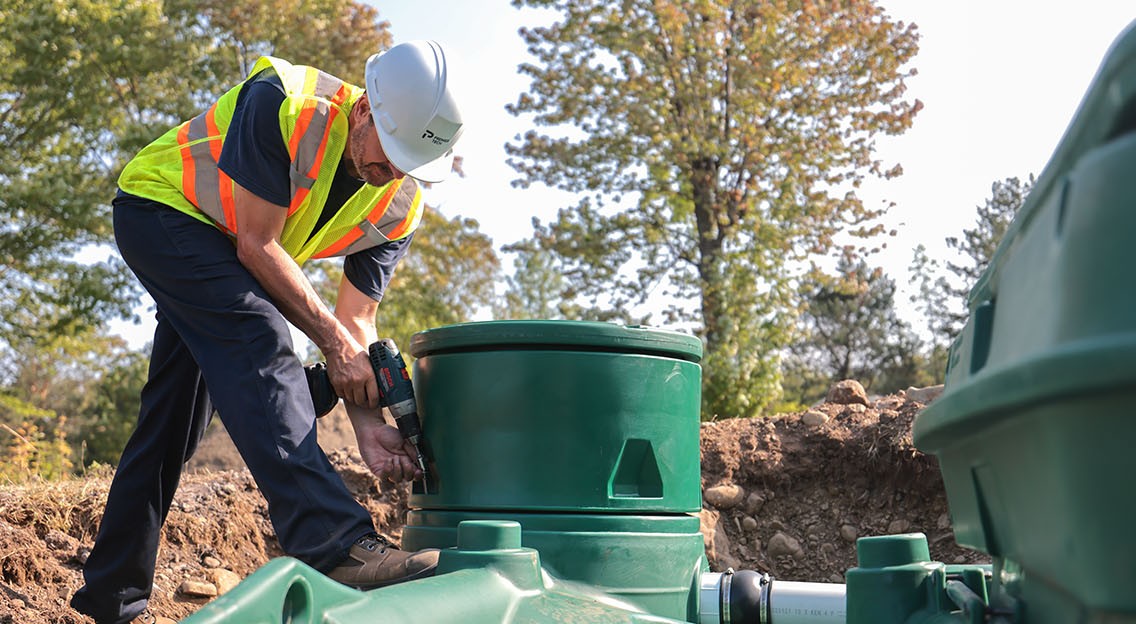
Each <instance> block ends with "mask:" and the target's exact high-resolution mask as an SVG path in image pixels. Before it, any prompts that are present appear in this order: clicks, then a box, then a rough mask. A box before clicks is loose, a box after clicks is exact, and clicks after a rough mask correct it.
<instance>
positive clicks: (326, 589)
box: [184, 521, 683, 624]
mask: <svg viewBox="0 0 1136 624" xmlns="http://www.w3.org/2000/svg"><path fill="white" fill-rule="evenodd" d="M519 533H520V527H519V526H518V525H517V524H516V523H511V522H501V521H474V522H471V523H469V524H467V525H463V526H462V527H461V528H459V537H458V542H459V543H460V544H461V547H459V548H456V549H451V550H446V551H443V552H442V553H441V556H440V558H439V561H438V574H437V575H436V576H434V577H431V578H426V579H420V580H417V581H412V582H408V583H402V584H399V585H392V586H389V587H385V588H382V589H375V590H371V591H368V592H360V591H356V590H353V589H349V588H347V587H344V586H342V585H340V584H338V583H336V582H335V581H332V580H330V579H328V578H327V577H325V576H324V575H322V574H320V573H319V572H317V571H315V570H313V569H312V568H310V567H308V566H306V565H304V564H302V563H300V562H299V561H296V560H294V559H287V558H281V559H276V560H274V561H271V562H269V563H268V564H267V565H265V566H264V567H262V568H261V569H260V570H257V571H256V572H254V573H253V574H252V575H250V576H249V577H248V578H247V579H245V581H244V582H242V583H241V584H240V585H238V586H237V587H236V588H234V589H232V590H230V591H229V592H228V593H226V594H225V595H223V596H221V597H220V598H217V599H216V600H214V601H213V602H211V603H209V604H208V605H206V606H205V607H203V608H202V609H201V610H200V611H198V612H197V613H195V614H193V615H191V616H190V617H189V618H187V619H186V620H184V622H185V624H234V623H240V624H348V623H352V624H364V623H367V624H369V623H372V622H399V623H401V624H417V623H422V624H437V623H438V622H462V623H463V624H506V623H514V622H515V623H521V622H548V623H555V622H564V623H568V622H595V623H597V624H609V623H612V624H614V623H627V624H635V623H655V624H667V623H675V622H681V621H683V620H673V619H668V618H664V617H659V616H656V615H653V614H651V613H648V612H645V611H643V610H642V609H640V608H638V607H635V606H634V605H631V604H628V603H624V602H620V601H619V600H616V599H615V598H613V597H611V596H609V595H607V594H605V593H603V592H601V591H598V590H597V589H595V588H592V587H589V586H587V585H583V584H580V583H571V582H565V581H562V580H559V579H556V578H555V577H553V576H552V575H550V574H549V573H548V572H546V571H545V570H543V569H542V568H541V564H540V555H539V553H538V552H537V551H535V550H533V549H531V548H523V547H519V546H516V545H515V544H516V543H517V542H518V541H519V539H520V538H519ZM467 546H468V549H467V548H466V547H467ZM491 546H503V547H501V548H487V547H491Z"/></svg>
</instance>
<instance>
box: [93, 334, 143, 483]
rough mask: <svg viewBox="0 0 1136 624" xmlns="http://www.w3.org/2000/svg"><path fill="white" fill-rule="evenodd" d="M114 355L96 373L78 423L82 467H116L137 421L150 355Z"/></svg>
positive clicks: (121, 353) (133, 352)
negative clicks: (102, 465) (106, 365)
mask: <svg viewBox="0 0 1136 624" xmlns="http://www.w3.org/2000/svg"><path fill="white" fill-rule="evenodd" d="M147 351H148V350H147ZM117 355H118V357H116V358H115V360H114V362H113V363H111V365H110V366H109V367H107V368H104V369H102V370H100V371H99V372H100V373H101V375H100V376H99V379H98V382H97V383H96V385H95V386H94V394H93V396H92V397H91V400H90V407H89V408H88V409H87V410H85V411H84V414H83V417H82V420H81V422H80V423H79V427H78V435H77V437H76V441H77V443H78V444H81V448H80V449H79V456H80V459H81V463H82V466H83V467H87V466H91V465H93V464H95V463H99V464H107V465H115V464H118V459H119V457H120V456H121V455H122V449H123V448H124V447H125V446H126V441H127V440H128V439H129V438H130V434H131V433H133V432H134V424H135V423H136V422H137V420H138V410H139V408H140V407H141V394H142V386H144V385H145V384H146V373H147V369H148V367H149V361H150V358H149V354H148V353H147V352H146V351H125V350H118V352H117Z"/></svg>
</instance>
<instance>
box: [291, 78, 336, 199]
mask: <svg viewBox="0 0 1136 624" xmlns="http://www.w3.org/2000/svg"><path fill="white" fill-rule="evenodd" d="M321 77H322V74H321ZM301 115H303V113H301ZM330 124H331V106H330V105H329V104H328V103H327V102H325V101H323V100H319V101H318V102H316V105H315V111H314V112H313V113H312V118H311V121H310V123H309V124H308V128H307V130H305V131H304V134H303V135H302V136H301V137H300V141H299V143H297V144H296V153H295V154H293V155H292V169H291V171H289V177H290V178H291V181H292V199H293V204H294V203H295V198H296V191H297V190H298V189H301V188H303V189H311V188H312V185H314V184H315V183H316V179H315V178H314V177H310V176H309V175H308V174H309V173H314V174H317V175H318V172H319V170H318V168H317V167H315V165H316V158H317V157H318V156H319V153H320V148H321V147H322V146H323V138H324V134H325V133H326V132H327V127H328V125H330ZM294 131H295V129H293V132H294ZM292 208H293V209H294V208H296V206H295V205H293V206H292Z"/></svg>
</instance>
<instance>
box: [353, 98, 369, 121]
mask: <svg viewBox="0 0 1136 624" xmlns="http://www.w3.org/2000/svg"><path fill="white" fill-rule="evenodd" d="M356 115H358V117H357V118H356V119H355V121H356V122H365V121H367V120H368V119H370V118H371V101H370V100H369V99H367V92H366V91H364V92H363V95H360V96H359V99H358V100H355V106H352V107H351V116H352V117H354V116H356Z"/></svg>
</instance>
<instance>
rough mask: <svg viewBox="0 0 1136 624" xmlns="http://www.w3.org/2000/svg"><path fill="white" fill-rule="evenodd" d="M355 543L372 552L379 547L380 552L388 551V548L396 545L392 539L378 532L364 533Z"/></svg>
mask: <svg viewBox="0 0 1136 624" xmlns="http://www.w3.org/2000/svg"><path fill="white" fill-rule="evenodd" d="M355 543H356V544H358V545H359V546H361V547H363V548H365V549H366V550H368V551H370V552H374V551H375V549H376V548H377V549H378V550H379V553H380V554H381V553H383V552H386V549H387V548H388V547H394V544H392V543H390V540H388V539H387V538H385V537H383V536H382V535H379V534H377V533H372V534H371V535H364V536H363V537H360V538H359V539H358V540H356V542H355Z"/></svg>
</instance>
